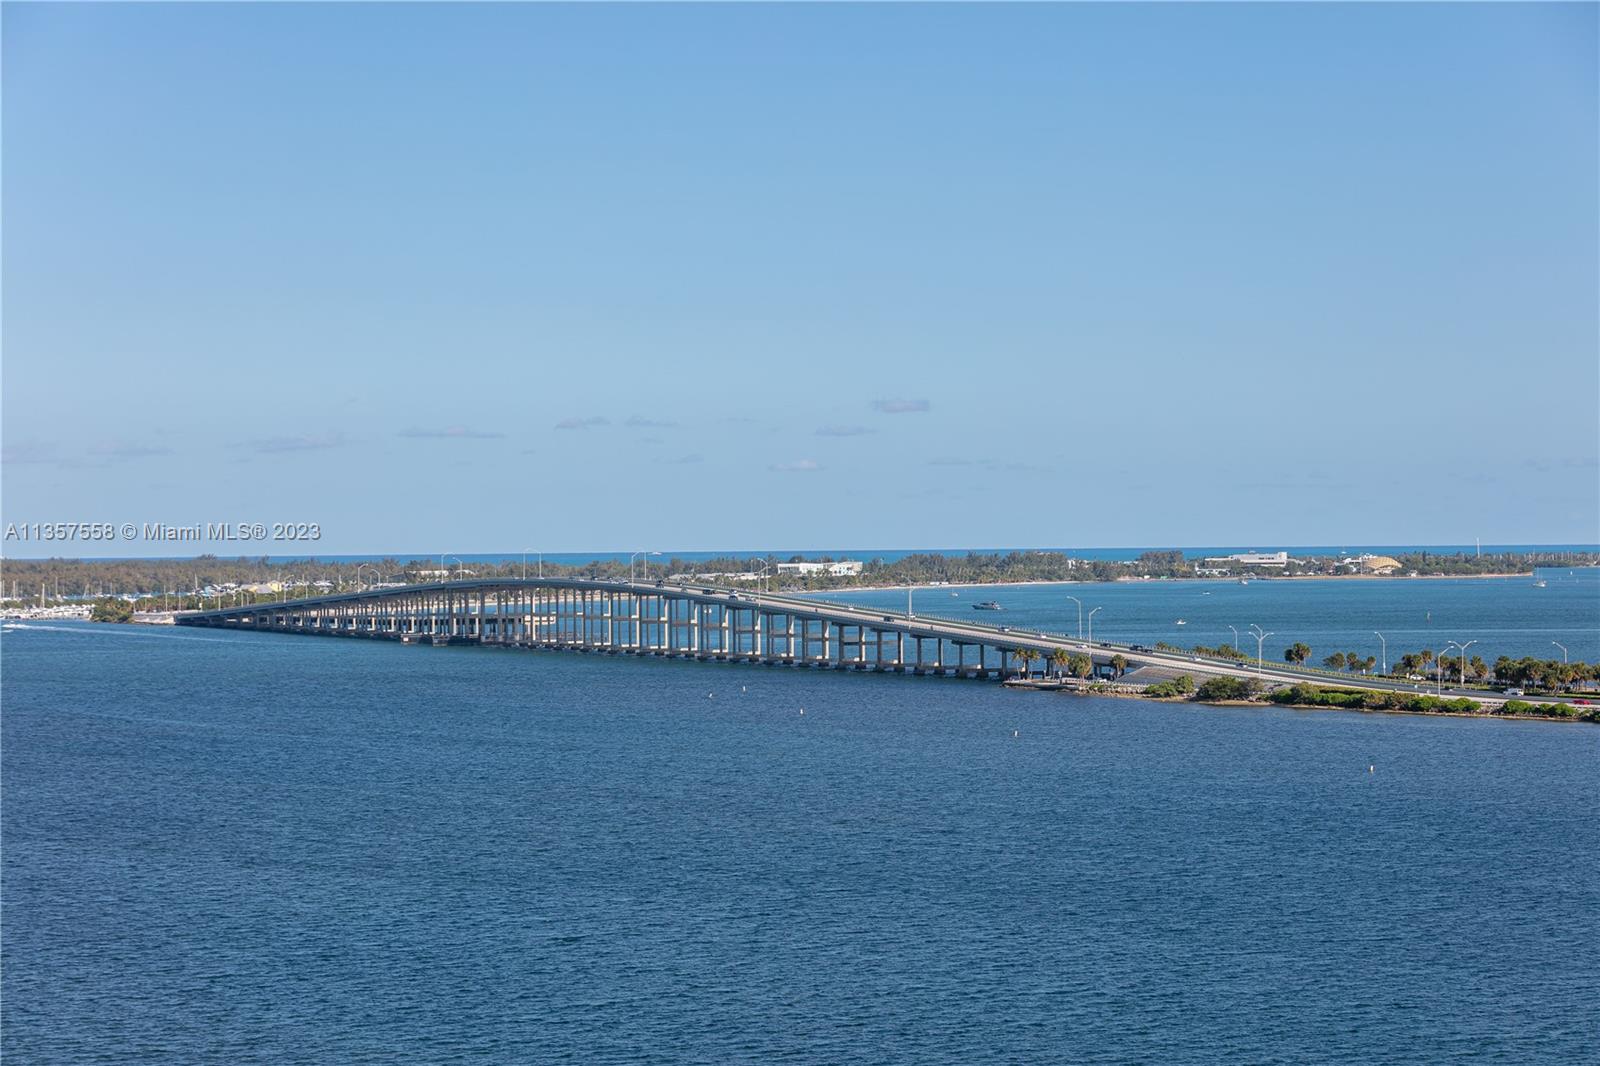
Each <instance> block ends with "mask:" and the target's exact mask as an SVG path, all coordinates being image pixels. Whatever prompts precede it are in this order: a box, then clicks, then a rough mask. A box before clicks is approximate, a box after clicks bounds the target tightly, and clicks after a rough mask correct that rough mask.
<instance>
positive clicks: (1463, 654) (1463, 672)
mask: <svg viewBox="0 0 1600 1066" xmlns="http://www.w3.org/2000/svg"><path fill="white" fill-rule="evenodd" d="M1476 643H1478V642H1477V641H1476V640H1469V641H1467V642H1466V643H1465V644H1457V643H1456V642H1455V641H1453V640H1452V641H1450V646H1451V647H1452V648H1457V649H1459V650H1460V652H1461V683H1462V684H1463V685H1465V684H1466V683H1467V649H1468V648H1470V647H1472V646H1473V645H1474V644H1476Z"/></svg>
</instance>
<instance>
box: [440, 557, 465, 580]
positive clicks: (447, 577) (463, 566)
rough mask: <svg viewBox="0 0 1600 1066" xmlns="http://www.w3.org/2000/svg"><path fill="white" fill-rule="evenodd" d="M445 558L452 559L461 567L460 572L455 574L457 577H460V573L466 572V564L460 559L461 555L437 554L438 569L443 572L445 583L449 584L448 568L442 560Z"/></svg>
mask: <svg viewBox="0 0 1600 1066" xmlns="http://www.w3.org/2000/svg"><path fill="white" fill-rule="evenodd" d="M446 559H454V560H455V561H456V565H457V566H459V567H460V568H461V571H460V573H459V574H458V575H457V576H458V577H460V576H461V575H462V574H465V573H466V569H467V564H466V563H464V562H462V561H461V556H459V555H441V556H439V569H440V570H441V571H443V572H444V580H445V583H446V584H449V582H450V568H449V567H448V566H446V565H444V561H445V560H446Z"/></svg>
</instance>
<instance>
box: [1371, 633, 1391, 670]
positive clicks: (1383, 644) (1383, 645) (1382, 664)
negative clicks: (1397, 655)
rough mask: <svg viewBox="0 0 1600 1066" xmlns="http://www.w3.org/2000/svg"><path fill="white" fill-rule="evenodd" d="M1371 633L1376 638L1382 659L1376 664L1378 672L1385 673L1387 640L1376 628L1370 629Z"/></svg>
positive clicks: (1387, 653) (1387, 659) (1387, 652)
mask: <svg viewBox="0 0 1600 1066" xmlns="http://www.w3.org/2000/svg"><path fill="white" fill-rule="evenodd" d="M1372 635H1373V636H1375V637H1377V638H1378V647H1379V649H1380V654H1381V657H1382V660H1383V661H1382V662H1380V663H1379V664H1378V672H1379V673H1382V674H1387V673H1388V672H1389V642H1388V641H1387V640H1385V639H1384V637H1383V634H1382V633H1379V632H1378V631H1377V630H1376V629H1374V630H1373V631H1372Z"/></svg>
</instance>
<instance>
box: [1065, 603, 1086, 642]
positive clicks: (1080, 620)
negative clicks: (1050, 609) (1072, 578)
mask: <svg viewBox="0 0 1600 1066" xmlns="http://www.w3.org/2000/svg"><path fill="white" fill-rule="evenodd" d="M1067 599H1069V600H1071V601H1072V602H1073V603H1075V604H1077V605H1078V639H1079V640H1082V639H1083V601H1082V600H1080V599H1078V597H1076V596H1068V597H1067Z"/></svg>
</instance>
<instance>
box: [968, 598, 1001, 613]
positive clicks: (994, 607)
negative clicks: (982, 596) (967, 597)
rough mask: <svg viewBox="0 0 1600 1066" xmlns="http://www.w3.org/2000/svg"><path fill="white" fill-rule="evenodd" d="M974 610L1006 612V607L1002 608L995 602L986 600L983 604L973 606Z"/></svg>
mask: <svg viewBox="0 0 1600 1066" xmlns="http://www.w3.org/2000/svg"><path fill="white" fill-rule="evenodd" d="M972 609H973V610H974V611H1003V610H1005V608H1004V607H1002V606H1000V605H999V604H998V603H996V602H994V601H993V600H984V601H983V602H982V603H975V604H973V605H972Z"/></svg>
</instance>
